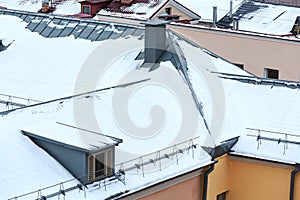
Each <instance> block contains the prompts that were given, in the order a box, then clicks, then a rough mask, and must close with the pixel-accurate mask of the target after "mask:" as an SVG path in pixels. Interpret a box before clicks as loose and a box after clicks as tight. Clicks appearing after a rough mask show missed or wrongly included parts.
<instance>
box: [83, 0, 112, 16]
mask: <svg viewBox="0 0 300 200" xmlns="http://www.w3.org/2000/svg"><path fill="white" fill-rule="evenodd" d="M111 1H112V0H81V1H79V3H80V5H81V13H82V14H86V15H90V16H94V15H96V14H97V12H98V11H99V10H100V9H102V8H105V7H106V6H107V5H108V4H109V3H110V2H111Z"/></svg>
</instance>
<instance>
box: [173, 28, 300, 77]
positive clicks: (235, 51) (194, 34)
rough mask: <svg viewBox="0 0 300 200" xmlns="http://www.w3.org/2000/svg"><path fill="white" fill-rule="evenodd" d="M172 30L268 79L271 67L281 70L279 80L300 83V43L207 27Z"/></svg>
mask: <svg viewBox="0 0 300 200" xmlns="http://www.w3.org/2000/svg"><path fill="white" fill-rule="evenodd" d="M168 28H170V29H171V30H174V31H175V32H177V33H180V34H181V35H183V36H185V37H187V38H188V39H190V40H192V41H194V42H196V43H197V44H199V45H200V46H202V47H204V48H207V49H208V50H210V51H212V52H214V53H216V54H217V55H219V56H221V57H223V58H225V59H226V60H228V61H230V62H232V63H236V64H243V65H244V69H245V70H247V71H249V72H250V73H253V74H254V75H257V76H259V77H263V76H264V68H271V69H278V70H279V79H283V80H293V81H299V80H300V64H299V63H298V62H297V59H298V57H299V55H298V54H299V53H298V52H300V41H293V40H288V39H280V38H279V37H277V38H276V37H267V36H262V35H260V36H259V35H255V34H250V33H248V34H247V33H243V32H235V31H229V30H222V29H213V28H212V29H210V28H206V27H193V28H191V27H188V26H183V25H168Z"/></svg>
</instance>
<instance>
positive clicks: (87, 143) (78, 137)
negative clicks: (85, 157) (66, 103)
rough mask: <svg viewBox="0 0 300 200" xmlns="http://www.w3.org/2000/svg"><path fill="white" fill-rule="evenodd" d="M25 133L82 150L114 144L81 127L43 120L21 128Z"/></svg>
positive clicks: (99, 134)
mask: <svg viewBox="0 0 300 200" xmlns="http://www.w3.org/2000/svg"><path fill="white" fill-rule="evenodd" d="M22 132H23V133H24V134H25V135H33V137H35V136H38V137H39V138H40V137H42V138H44V139H46V140H52V141H56V142H60V143H62V144H67V145H71V146H73V147H79V148H81V149H82V150H94V149H95V150H96V149H102V148H103V147H105V146H109V145H112V144H114V142H113V141H112V140H110V138H107V137H105V136H104V135H101V133H96V132H93V131H89V130H86V129H81V128H79V127H75V126H73V125H70V124H65V123H61V122H54V121H52V120H44V121H41V122H39V123H35V124H32V125H29V126H26V127H24V128H22Z"/></svg>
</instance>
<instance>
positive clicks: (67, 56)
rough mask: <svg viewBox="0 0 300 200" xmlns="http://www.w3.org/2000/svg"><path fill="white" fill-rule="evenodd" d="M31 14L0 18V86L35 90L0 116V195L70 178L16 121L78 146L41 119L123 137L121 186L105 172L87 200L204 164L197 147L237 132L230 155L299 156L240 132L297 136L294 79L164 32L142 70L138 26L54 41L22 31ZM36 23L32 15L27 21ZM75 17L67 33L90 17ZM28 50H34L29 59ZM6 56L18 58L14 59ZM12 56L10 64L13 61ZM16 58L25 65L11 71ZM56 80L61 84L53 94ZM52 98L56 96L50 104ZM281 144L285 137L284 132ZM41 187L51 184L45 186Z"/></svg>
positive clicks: (16, 90)
mask: <svg viewBox="0 0 300 200" xmlns="http://www.w3.org/2000/svg"><path fill="white" fill-rule="evenodd" d="M46 16H47V15H46ZM48 17H49V22H52V21H51V20H52V19H53V22H54V19H55V17H54V18H53V17H52V16H48ZM25 19H26V18H25ZM66 19H67V18H66ZM33 20H34V19H31V20H29V21H28V22H26V21H25V22H24V21H22V20H21V19H20V18H17V17H13V16H4V15H0V30H1V31H0V32H1V35H2V36H3V38H8V40H15V41H14V42H13V44H12V45H11V46H10V47H9V48H8V49H7V50H5V51H2V52H1V53H0V62H1V65H0V66H1V70H2V71H3V73H4V74H5V75H6V78H4V77H3V78H0V84H1V90H2V85H4V86H5V85H10V86H11V85H14V86H15V88H13V89H12V87H11V89H9V87H3V90H6V92H10V93H14V94H18V93H22V92H23V93H22V96H26V97H28V98H32V96H34V95H36V97H39V98H38V99H42V100H43V101H45V102H42V103H39V104H38V105H35V106H27V107H24V108H19V109H14V110H11V111H9V112H1V118H0V127H1V132H2V134H1V136H0V137H1V140H0V141H1V142H4V143H5V145H1V147H0V156H1V158H6V160H5V159H2V160H5V162H4V161H2V162H1V165H0V170H1V171H2V172H3V173H1V175H0V178H1V180H3V181H1V183H0V187H1V192H2V191H3V192H2V193H0V194H1V196H0V198H1V199H8V198H11V197H15V196H18V195H22V194H25V193H27V192H32V193H30V194H28V195H25V196H22V197H19V198H18V199H33V198H36V196H37V193H38V191H39V189H42V188H45V187H47V188H48V189H42V190H41V191H42V192H43V194H45V195H47V194H53V193H55V192H58V191H59V189H60V186H61V184H60V183H62V182H63V183H64V187H65V188H69V187H73V186H74V187H76V185H77V184H78V182H77V181H76V179H75V177H72V176H71V175H70V174H69V173H68V172H67V171H66V170H65V169H64V168H63V167H62V166H60V165H59V163H57V162H56V161H54V160H53V158H52V157H51V156H49V155H48V154H46V153H45V152H44V151H43V150H42V149H40V148H38V147H37V146H36V145H35V144H34V143H33V142H31V141H30V140H29V139H28V138H27V137H26V136H24V135H22V134H21V133H20V130H22V128H23V127H26V126H28V125H30V124H33V125H34V124H35V125H34V127H33V128H30V129H31V130H30V129H29V128H28V131H29V130H30V131H31V132H34V133H38V134H39V135H42V134H46V136H47V138H50V137H52V138H55V139H56V140H61V141H63V142H64V143H69V144H75V145H81V143H80V141H79V139H80V138H79V139H78V140H77V139H76V138H70V137H62V135H57V134H56V133H55V130H56V129H55V126H56V124H55V126H54V127H53V129H55V130H54V131H52V130H53V129H52V125H47V124H46V125H43V123H44V121H46V122H48V121H49V120H50V121H54V122H62V123H65V124H69V125H74V126H76V127H79V128H83V129H88V130H91V131H94V132H98V133H105V134H107V135H110V136H113V137H116V138H121V139H123V143H122V144H120V145H119V146H117V147H116V148H115V157H116V170H118V169H123V170H125V173H126V178H125V181H126V185H124V184H123V183H122V182H121V181H118V179H109V178H108V179H106V182H105V183H106V187H104V181H100V182H96V183H94V184H90V185H88V186H87V189H86V196H87V198H88V199H91V200H93V199H95V200H96V199H99V198H101V199H104V198H107V197H110V196H112V195H117V194H119V195H123V194H124V195H126V194H127V193H131V192H134V191H138V190H141V189H143V188H145V187H147V186H150V185H153V184H156V183H158V182H160V181H164V180H167V179H170V178H172V177H175V176H178V175H180V174H182V173H185V172H189V171H191V170H194V169H197V168H201V167H204V166H207V165H209V164H210V163H211V158H210V157H209V156H208V154H206V153H205V151H203V150H202V149H201V148H198V147H200V146H211V147H213V146H214V145H217V144H219V143H220V142H222V141H224V140H227V139H231V138H233V137H236V136H241V143H239V142H237V144H236V146H235V147H234V151H235V153H236V154H243V155H252V156H254V157H263V158H264V159H269V160H276V161H280V162H285V163H289V164H293V163H296V162H298V160H297V159H294V158H295V156H296V155H298V154H299V153H300V152H299V150H300V149H299V148H298V146H297V144H292V145H294V146H293V148H288V149H286V153H285V154H284V155H282V154H280V155H278V153H279V151H277V150H276V151H270V150H269V149H270V148H273V147H272V146H273V145H274V146H275V147H274V148H277V147H278V146H276V145H277V142H274V143H273V142H272V141H266V142H265V141H264V140H262V142H261V143H262V144H261V148H257V143H255V141H254V140H255V139H256V136H248V135H249V134H257V133H256V132H255V131H252V133H249V131H250V130H249V129H247V128H256V129H263V130H270V131H277V132H286V133H291V134H296V135H300V126H299V123H298V121H297V119H299V117H300V116H299V113H300V112H299V111H300V102H299V101H298V99H299V98H300V92H299V84H298V83H293V82H286V81H278V80H276V81H275V80H270V79H260V78H257V77H254V76H252V75H251V74H249V73H247V72H246V71H244V70H241V69H239V68H238V67H236V66H234V65H232V64H230V63H228V62H227V61H226V60H224V59H222V58H220V57H219V56H217V55H215V54H213V53H211V52H209V51H208V50H206V49H204V48H202V47H200V46H198V45H196V44H193V43H192V42H190V41H188V40H187V39H185V38H183V37H181V36H180V35H177V34H176V33H174V32H172V31H167V41H168V52H167V53H165V54H164V56H162V61H161V63H160V65H158V66H156V65H155V66H154V67H152V68H151V69H149V68H146V67H144V65H143V58H142V57H143V54H144V52H143V49H144V36H143V34H139V35H138V36H134V34H135V33H136V30H141V28H139V27H135V28H134V27H132V26H128V27H127V28H128V29H130V30H132V29H133V30H134V31H130V32H127V34H126V36H125V37H121V36H122V34H125V32H126V30H127V28H125V29H123V31H122V33H120V32H119V31H118V33H119V37H109V35H111V36H112V35H113V31H110V32H109V34H108V36H107V34H105V35H106V36H107V37H105V39H102V40H101V41H98V40H94V41H93V42H92V41H91V40H89V39H80V37H79V38H78V39H74V36H73V35H70V36H67V37H63V36H61V38H60V37H50V38H49V37H47V36H45V35H43V34H41V35H40V34H38V33H39V32H35V30H37V28H33V29H30V28H27V29H26V28H25V27H26V26H27V25H28V24H31V23H36V22H32V21H33ZM60 20H65V18H63V19H61V18H60ZM43 21H45V19H43ZM43 21H41V20H39V22H38V24H36V26H35V27H39V26H40V25H41V24H43ZM82 23H85V25H83V24H81V23H77V25H76V26H74V27H73V29H72V31H73V32H74V30H80V29H81V30H84V29H85V28H87V27H89V26H90V25H93V23H94V21H90V23H88V22H87V21H82ZM43 26H44V30H46V29H47V28H51V27H54V26H53V25H52V24H50V23H49V24H48V25H46V26H45V24H44V25H43ZM123 26H124V25H123ZM2 27H3V28H2ZM55 27H57V25H56V26H55ZM80 27H81V28H80ZM107 27H110V28H111V27H112V26H109V25H107ZM114 27H118V25H117V24H115V25H114ZM95 28H96V26H94V27H93V28H92V30H95ZM2 30H5V31H3V32H2ZM54 30H56V29H54ZM110 30H114V29H110ZM72 31H71V32H72ZM90 32H91V31H90ZM102 34H103V33H102ZM48 35H49V34H48ZM89 37H90V36H87V38H89ZM27 41H28V43H27ZM79 44H81V45H83V46H80V45H79ZM76 45H78V46H76ZM55 47H56V49H57V51H58V50H59V51H61V52H62V54H63V55H62V56H61V57H55V56H56V55H55V54H54V53H53V54H51V53H50V55H51V56H53V57H51V56H50V57H49V60H47V61H48V62H45V52H46V55H48V54H49V49H51V50H52V51H55ZM75 47H76V48H77V49H76V50H74V48H75ZM24 48H25V49H26V51H25V50H24ZM81 48H84V49H81ZM34 50H35V55H36V56H35V57H32V56H31V55H32V52H33V51H34ZM17 53H19V54H17ZM13 55H18V57H17V59H16V58H15V57H16V56H15V57H13ZM77 57H78V58H77ZM13 58H14V59H16V60H19V61H18V62H15V60H14V59H13ZM41 58H43V59H41ZM72 59H74V60H75V61H72ZM70 60H71V61H72V62H69V61H70ZM20 62H21V63H22V66H25V67H21V65H19V63H20ZM77 62H78V63H77ZM27 63H30V64H27ZM40 63H42V64H40ZM61 68H64V70H61ZM28 69H30V70H28ZM52 71H56V73H55V75H52V76H50V78H49V79H51V80H52V81H51V82H48V78H47V76H46V75H45V76H43V75H44V73H49V74H50V75H51V72H52ZM37 72H38V73H37ZM63 73H64V74H63ZM36 74H37V75H36ZM26 76H28V79H26ZM36 76H42V77H43V81H45V80H47V81H46V82H48V84H44V85H43V84H42V80H41V79H39V81H38V82H37V81H32V80H36V78H37V77H36ZM12 77H18V79H19V78H23V79H25V80H26V81H23V82H24V83H26V85H25V86H24V85H23V87H22V85H21V84H18V82H17V81H18V79H16V80H15V82H16V84H15V83H14V82H13V81H12V80H11V79H12ZM24 77H25V78H24ZM13 79H14V78H13ZM21 80H22V79H21ZM65 80H68V81H67V82H64V81H65ZM54 82H55V83H56V84H54ZM37 83H38V84H37ZM57 85H59V86H60V87H62V86H63V88H65V87H66V88H67V89H66V90H64V91H60V90H58V88H60V87H57ZM27 87H29V88H30V89H26V88H27ZM48 91H49V92H48ZM51 91H53V92H52V93H51ZM55 91H56V92H57V93H59V95H57V94H56V93H55ZM0 92H1V91H0ZM49 93H50V95H49ZM69 93H72V94H70V95H71V96H68V95H69ZM60 95H61V96H65V97H62V98H58V99H56V100H51V99H53V98H57V96H60ZM66 96H68V97H66ZM47 100H51V101H48V102H47ZM41 121H42V123H41V124H40V123H39V122H41ZM64 128H69V127H64ZM37 129H39V130H37ZM47 129H49V131H48V130H47ZM24 130H25V129H24ZM66 131H67V130H66ZM73 133H74V132H71V134H73ZM262 136H264V135H263V134H262ZM268 137H270V136H268ZM273 137H274V136H273ZM244 138H246V140H248V138H249V141H250V142H249V143H247V141H246V142H245V141H244ZM275 138H276V137H275ZM252 139H254V140H253V141H251V140H252ZM288 140H292V141H293V140H294V138H293V137H290V136H288ZM243 144H247V145H243ZM266 145H268V147H267V146H266ZM280 145H282V143H280ZM288 145H289V147H290V144H288ZM253 146H255V147H253ZM263 146H264V147H263ZM195 147H197V148H195ZM294 147H295V148H294ZM280 148H281V147H280ZM298 149H299V150H298ZM179 150H180V151H179ZM288 151H290V152H288ZM180 152H182V153H180ZM177 156H178V157H177ZM177 158H178V159H177ZM151 160H152V161H153V162H154V164H155V161H157V162H161V163H160V164H161V165H158V164H157V163H156V165H154V164H153V162H152V161H151ZM177 161H178V164H177ZM143 163H144V164H143ZM159 166H162V167H161V169H160V168H159ZM69 180H72V181H69ZM66 181H67V182H66ZM51 185H53V187H48V186H51ZM23 186H24V187H23ZM83 196H84V193H83V192H82V193H78V190H72V191H70V192H67V196H66V197H68V198H69V197H70V198H71V199H81V198H82V197H83ZM49 198H50V197H49ZM52 198H53V199H56V198H57V196H55V197H52Z"/></svg>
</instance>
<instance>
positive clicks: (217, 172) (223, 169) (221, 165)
mask: <svg viewBox="0 0 300 200" xmlns="http://www.w3.org/2000/svg"><path fill="white" fill-rule="evenodd" d="M217 161H218V162H217V163H216V164H215V169H214V171H212V172H211V173H210V174H209V178H208V189H207V200H215V199H216V197H217V195H218V194H221V193H223V192H226V191H228V190H230V181H229V180H230V179H229V175H230V163H229V162H230V161H229V157H228V156H227V155H225V156H222V157H220V158H218V159H217Z"/></svg>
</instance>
